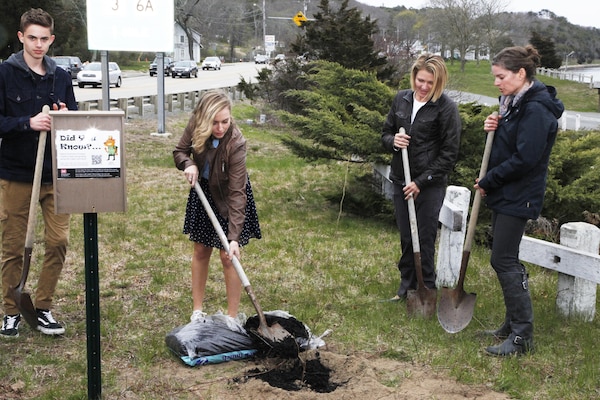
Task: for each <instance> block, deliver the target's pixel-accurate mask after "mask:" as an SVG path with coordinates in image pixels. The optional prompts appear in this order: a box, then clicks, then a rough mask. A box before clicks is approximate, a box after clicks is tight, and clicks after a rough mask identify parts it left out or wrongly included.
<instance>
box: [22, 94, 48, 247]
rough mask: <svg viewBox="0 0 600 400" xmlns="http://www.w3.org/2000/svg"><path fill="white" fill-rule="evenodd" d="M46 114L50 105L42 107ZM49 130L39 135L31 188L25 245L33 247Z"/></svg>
mask: <svg viewBox="0 0 600 400" xmlns="http://www.w3.org/2000/svg"><path fill="white" fill-rule="evenodd" d="M42 112H43V113H44V114H48V113H49V112H50V107H48V106H44V108H42ZM47 135H48V132H46V131H41V132H40V135H39V137H38V147H37V156H36V158H35V169H34V171H33V186H32V188H31V200H30V202H29V218H28V220H27V235H26V236H25V247H26V248H33V241H34V238H35V226H36V222H37V220H36V218H37V203H38V201H39V199H40V186H41V184H42V170H43V168H44V153H45V151H46V137H47Z"/></svg>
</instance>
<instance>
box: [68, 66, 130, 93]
mask: <svg viewBox="0 0 600 400" xmlns="http://www.w3.org/2000/svg"><path fill="white" fill-rule="evenodd" d="M108 79H109V81H108V84H109V86H110V85H115V87H120V86H121V83H122V82H123V74H122V73H121V68H119V66H118V65H117V63H116V62H109V63H108ZM86 85H91V86H93V87H98V86H100V85H102V64H101V63H99V62H92V63H89V64H88V65H86V66H85V67H83V69H82V70H81V71H79V73H78V74H77V86H79V87H80V88H82V87H85V86H86Z"/></svg>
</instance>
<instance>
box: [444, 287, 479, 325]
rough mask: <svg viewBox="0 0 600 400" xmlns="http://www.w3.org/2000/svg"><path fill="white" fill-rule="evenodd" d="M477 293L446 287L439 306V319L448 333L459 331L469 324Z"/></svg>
mask: <svg viewBox="0 0 600 400" xmlns="http://www.w3.org/2000/svg"><path fill="white" fill-rule="evenodd" d="M476 300H477V295H476V294H475V293H467V292H465V291H464V290H456V289H451V288H447V287H444V288H442V295H441V296H440V304H439V307H438V321H439V323H440V325H441V326H442V328H444V330H445V331H446V332H448V333H457V332H460V331H462V330H463V329H464V328H466V327H467V325H469V322H471V319H472V318H473V311H474V310H475V301H476Z"/></svg>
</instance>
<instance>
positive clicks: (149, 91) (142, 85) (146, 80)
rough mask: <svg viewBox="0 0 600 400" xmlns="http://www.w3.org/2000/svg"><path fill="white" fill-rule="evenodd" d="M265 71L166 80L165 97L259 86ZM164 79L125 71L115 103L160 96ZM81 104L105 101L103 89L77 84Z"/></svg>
mask: <svg viewBox="0 0 600 400" xmlns="http://www.w3.org/2000/svg"><path fill="white" fill-rule="evenodd" d="M263 68H265V65H263V64H254V63H252V62H243V63H234V64H223V66H222V68H221V70H219V71H213V70H207V71H203V70H199V71H198V78H189V79H188V78H171V77H170V76H165V78H164V79H165V94H170V93H180V92H185V91H193V90H206V89H216V88H222V87H229V86H236V85H237V84H238V83H239V82H240V79H241V78H242V77H243V78H244V79H245V80H246V81H247V82H248V81H251V82H257V79H256V76H257V75H258V71H260V70H261V69H263ZM158 79H161V78H160V76H158V77H157V76H153V77H151V76H150V75H149V74H148V73H141V72H132V71H123V84H122V86H121V87H119V88H115V87H112V86H111V87H110V89H109V97H110V98H111V99H118V98H131V97H138V96H149V95H155V94H157V93H158V83H157V80H158ZM73 84H74V87H73V88H74V90H75V98H76V99H77V101H90V100H101V99H102V88H92V87H89V86H86V87H85V88H79V87H78V86H77V84H76V82H75V81H73Z"/></svg>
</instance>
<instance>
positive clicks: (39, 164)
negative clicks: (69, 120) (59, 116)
mask: <svg viewBox="0 0 600 400" xmlns="http://www.w3.org/2000/svg"><path fill="white" fill-rule="evenodd" d="M49 111H50V107H48V106H44V108H43V109H42V112H43V113H45V114H48V112H49ZM47 134H48V133H47V132H46V131H41V132H40V135H39V138H38V147H37V156H36V160H35V169H34V172H33V186H32V188H31V200H30V202H29V217H28V219H27V234H26V236H25V249H24V251H23V270H22V272H21V281H20V282H19V286H17V287H16V288H13V287H10V288H9V289H8V295H9V296H10V297H12V299H13V300H14V301H15V303H16V305H17V308H18V309H19V312H20V313H21V315H23V317H24V318H25V321H27V323H28V324H29V326H30V327H31V328H33V329H37V326H38V319H37V313H36V311H35V307H34V306H33V302H32V301H31V296H30V295H29V293H27V292H23V289H24V288H25V282H27V277H28V276H29V267H30V265H31V253H32V252H33V241H34V239H35V226H36V222H37V207H38V205H37V203H38V201H39V198H40V185H41V182H42V169H43V165H44V152H45V150H46V136H47Z"/></svg>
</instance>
